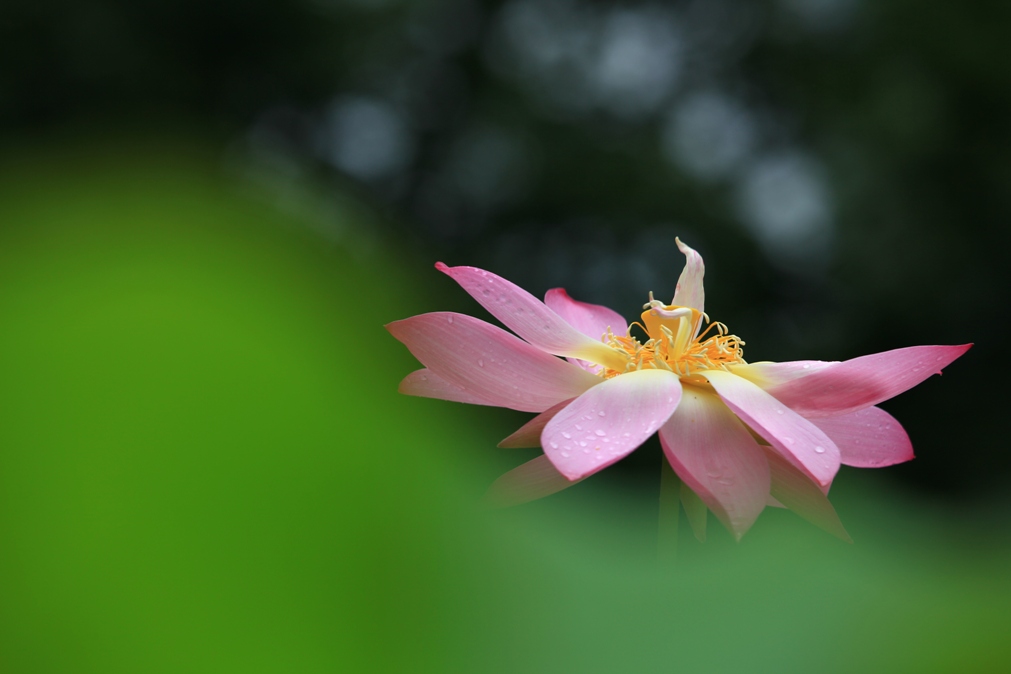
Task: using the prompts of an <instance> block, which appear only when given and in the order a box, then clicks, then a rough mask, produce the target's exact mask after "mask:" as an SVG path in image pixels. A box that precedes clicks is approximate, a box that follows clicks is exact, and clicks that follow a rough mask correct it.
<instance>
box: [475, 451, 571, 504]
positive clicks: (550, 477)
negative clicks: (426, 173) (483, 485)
mask: <svg viewBox="0 0 1011 674" xmlns="http://www.w3.org/2000/svg"><path fill="white" fill-rule="evenodd" d="M578 482H580V480H568V479H566V478H565V477H564V476H563V475H562V474H561V473H559V472H558V470H557V469H556V468H555V467H554V465H553V464H552V463H551V461H549V460H548V457H546V456H544V455H543V454H541V455H540V456H538V457H537V458H536V459H533V460H531V461H527V462H526V463H524V464H523V465H521V466H518V467H516V468H513V469H512V470H510V471H509V472H508V473H506V474H505V475H503V476H501V477H500V478H499V479H497V480H495V481H494V482H492V484H491V486H490V487H488V493H487V494H485V499H486V500H487V501H488V502H489V503H491V504H492V505H494V506H498V507H502V508H504V507H507V506H514V505H519V504H521V503H526V502H528V501H535V500H537V499H539V498H544V497H545V496H550V495H551V494H554V493H556V492H559V491H561V490H563V489H566V488H568V487H571V486H572V485H574V484H577V483H578Z"/></svg>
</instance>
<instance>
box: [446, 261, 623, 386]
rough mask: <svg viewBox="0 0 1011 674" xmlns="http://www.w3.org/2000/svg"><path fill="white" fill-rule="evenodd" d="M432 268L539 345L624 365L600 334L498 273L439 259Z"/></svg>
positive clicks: (615, 365)
mask: <svg viewBox="0 0 1011 674" xmlns="http://www.w3.org/2000/svg"><path fill="white" fill-rule="evenodd" d="M435 268H436V269H438V270H439V271H441V272H443V273H444V274H446V275H447V276H449V277H450V278H452V279H453V280H454V281H456V282H457V283H459V284H460V287H461V288H463V289H464V290H466V291H467V293H469V294H470V296H471V297H473V298H474V299H475V300H477V301H478V302H479V303H480V304H481V306H483V307H484V308H485V309H487V310H488V312H489V313H490V314H491V315H492V316H494V317H495V318H497V319H499V320H500V321H502V323H503V324H504V325H505V326H506V327H507V328H509V329H510V330H512V331H513V332H515V333H516V334H517V335H519V336H520V337H522V338H523V339H524V340H526V341H527V342H528V343H530V344H532V345H534V346H536V347H537V348H538V349H541V350H542V351H546V352H547V353H553V354H555V355H556V356H570V357H572V358H579V359H582V360H586V361H590V362H592V363H598V364H600V365H605V366H607V367H610V368H614V369H619V370H620V369H623V368H624V366H625V359H624V357H623V356H621V355H620V354H619V353H618V352H617V351H615V350H614V349H611V348H610V347H608V346H606V345H605V344H604V343H603V342H601V341H600V338H599V337H598V338H596V339H592V338H590V337H589V336H587V335H585V334H583V333H582V332H580V331H579V330H577V329H576V328H574V327H573V326H572V325H570V324H569V323H568V322H567V321H566V320H565V319H564V318H562V317H561V316H559V315H558V314H557V313H555V312H554V311H553V310H551V309H550V308H549V307H548V306H547V305H545V304H544V303H543V302H541V301H540V300H539V299H537V298H536V297H534V296H533V295H531V294H530V293H528V292H527V291H526V290H523V289H522V288H520V287H519V286H517V285H516V284H514V283H511V282H509V281H507V280H505V279H504V278H502V277H501V276H497V275H495V274H492V273H491V272H488V271H485V270H483V269H478V268H477V267H448V266H446V265H445V264H443V263H441V262H439V263H437V264H436V265H435Z"/></svg>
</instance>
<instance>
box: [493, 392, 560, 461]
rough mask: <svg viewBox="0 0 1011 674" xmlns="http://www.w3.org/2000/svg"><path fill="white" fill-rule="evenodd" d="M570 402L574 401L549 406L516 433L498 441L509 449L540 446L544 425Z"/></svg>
mask: <svg viewBox="0 0 1011 674" xmlns="http://www.w3.org/2000/svg"><path fill="white" fill-rule="evenodd" d="M570 402H572V400H564V401H562V402H560V403H558V404H557V405H555V406H554V407H549V408H548V409H546V410H544V411H543V412H541V413H540V414H538V415H537V416H536V417H534V418H533V419H531V420H530V421H528V422H527V423H525V424H523V425H522V426H520V427H519V429H518V430H517V431H516V432H515V433H513V434H512V435H510V436H509V437H507V438H506V439H505V440H503V441H502V442H500V443H498V446H499V447H504V448H507V449H513V448H518V447H540V446H541V433H542V432H543V431H544V427H545V426H546V425H547V424H548V422H549V421H551V420H552V419H553V418H554V417H555V415H556V414H558V413H559V412H561V411H562V409H564V408H565V406H566V405H568V404H569V403H570Z"/></svg>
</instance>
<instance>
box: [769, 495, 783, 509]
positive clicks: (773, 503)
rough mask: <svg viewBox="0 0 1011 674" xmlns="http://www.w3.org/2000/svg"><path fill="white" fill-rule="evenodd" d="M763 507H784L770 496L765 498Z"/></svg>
mask: <svg viewBox="0 0 1011 674" xmlns="http://www.w3.org/2000/svg"><path fill="white" fill-rule="evenodd" d="M765 507H766V508H785V507H786V506H785V505H783V504H782V503H780V502H779V501H777V500H776V499H775V498H773V496H772V494H769V495H768V496H767V497H766V498H765Z"/></svg>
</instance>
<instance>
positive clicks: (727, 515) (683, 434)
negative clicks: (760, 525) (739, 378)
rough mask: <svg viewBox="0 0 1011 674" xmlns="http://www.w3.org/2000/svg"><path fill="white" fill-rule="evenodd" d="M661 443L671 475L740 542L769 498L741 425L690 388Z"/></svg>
mask: <svg viewBox="0 0 1011 674" xmlns="http://www.w3.org/2000/svg"><path fill="white" fill-rule="evenodd" d="M660 443H661V445H662V446H663V450H664V454H666V455H667V460H668V461H670V465H671V467H672V468H673V469H674V472H676V473H677V474H678V476H679V477H680V478H681V479H682V480H683V481H684V482H685V484H687V485H688V486H689V487H691V489H692V491H694V492H695V493H696V494H698V497H699V498H701V499H702V501H703V502H705V504H706V505H707V506H709V509H710V510H712V511H713V513H715V514H716V517H718V518H719V520H720V521H721V522H723V524H724V525H725V526H726V527H727V528H728V529H729V530H730V531H731V533H733V534H734V537H735V538H737V540H740V539H741V536H743V535H744V533H745V532H746V531H747V530H748V529H749V528H750V527H751V525H752V524H754V522H755V519H756V518H757V517H758V515H759V513H761V512H762V509H763V508H765V498H766V496H767V495H768V494H769V465H768V462H767V461H766V459H765V454H764V453H763V452H762V450H761V448H760V447H759V446H758V443H757V442H755V440H754V438H752V437H751V434H750V433H749V432H748V429H747V428H745V427H744V424H742V423H741V422H740V420H739V419H738V418H737V417H735V416H734V413H733V412H731V411H730V409H729V408H728V407H727V406H726V405H724V404H723V402H722V401H721V400H720V399H719V398H718V397H717V396H715V395H713V394H712V393H709V392H707V391H704V390H702V389H701V388H699V387H697V386H688V387H686V388H685V390H684V393H683V394H682V396H681V404H680V405H678V408H677V411H676V412H674V414H673V415H672V416H671V418H670V419H668V420H667V423H665V424H664V425H663V427H662V428H661V429H660Z"/></svg>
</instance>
